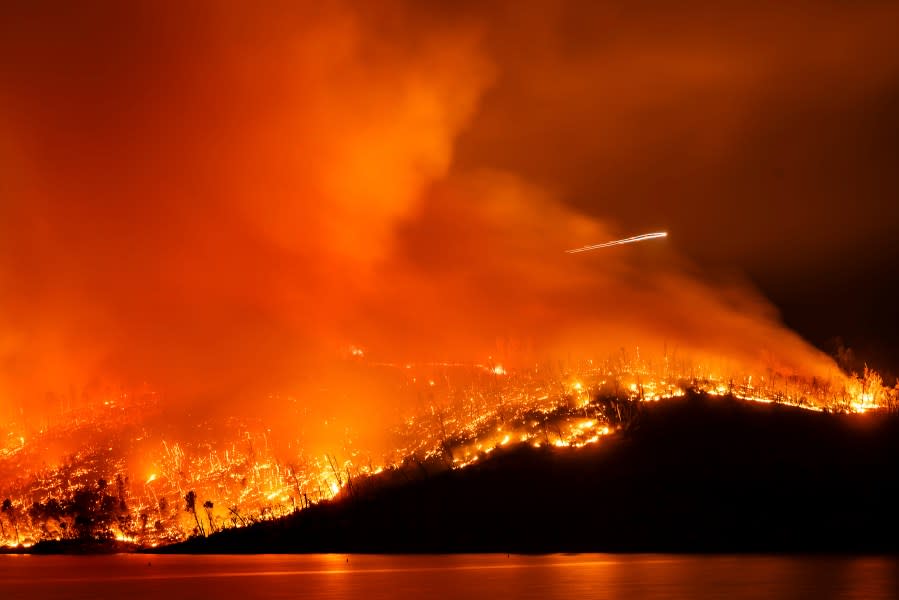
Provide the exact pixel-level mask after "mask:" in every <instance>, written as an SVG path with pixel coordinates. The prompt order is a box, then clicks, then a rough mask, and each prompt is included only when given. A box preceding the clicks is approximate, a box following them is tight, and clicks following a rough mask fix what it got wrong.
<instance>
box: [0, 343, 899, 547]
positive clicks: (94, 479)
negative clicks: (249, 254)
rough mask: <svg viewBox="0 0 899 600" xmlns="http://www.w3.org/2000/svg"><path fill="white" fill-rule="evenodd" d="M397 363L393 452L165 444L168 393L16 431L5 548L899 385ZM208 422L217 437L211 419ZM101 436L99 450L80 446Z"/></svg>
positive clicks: (172, 526) (143, 531)
mask: <svg viewBox="0 0 899 600" xmlns="http://www.w3.org/2000/svg"><path fill="white" fill-rule="evenodd" d="M385 366H386V367H387V368H391V369H393V370H394V371H395V372H397V373H400V374H401V375H402V377H403V378H404V380H405V381H406V383H405V384H404V385H407V386H411V388H412V389H413V390H420V391H421V392H423V393H427V395H428V396H427V397H428V398H431V401H430V402H429V404H428V405H427V407H426V408H424V409H423V410H420V411H418V412H413V413H411V414H408V415H407V416H406V418H404V419H403V420H402V421H401V422H400V423H399V424H398V425H397V426H396V427H395V428H394V429H393V431H392V438H393V440H394V443H393V447H392V448H391V449H389V450H388V451H386V452H385V451H383V450H382V451H377V450H376V449H372V448H359V447H356V446H355V445H354V444H353V443H352V441H351V440H350V439H349V438H350V437H351V436H350V434H349V433H347V439H344V440H339V439H335V440H334V453H326V454H324V455H321V454H316V455H312V454H309V453H307V452H305V451H304V445H303V440H302V439H297V440H294V441H292V442H291V443H290V444H287V447H288V448H290V449H291V450H290V451H288V452H285V451H284V450H283V447H282V449H280V450H279V449H276V445H275V444H273V443H272V440H270V439H269V433H268V429H266V428H265V426H264V424H262V423H251V422H244V421H239V420H234V419H231V420H228V421H227V422H226V423H225V424H221V423H219V424H217V425H216V427H215V431H216V438H215V439H207V440H203V441H200V442H198V441H189V440H187V439H184V440H179V439H173V438H167V437H162V436H160V435H158V434H156V433H154V432H152V431H148V430H147V429H146V428H145V426H144V422H145V420H146V419H147V417H148V416H150V415H152V414H154V410H155V402H156V396H155V395H153V394H148V395H146V396H143V397H125V396H124V395H123V397H121V398H117V399H116V400H115V402H109V401H107V402H106V403H104V404H103V405H102V406H101V407H98V408H96V409H91V410H89V411H86V412H85V413H84V414H71V415H67V417H66V418H65V419H62V420H61V421H60V423H58V424H56V425H50V426H45V427H42V428H41V429H40V430H39V431H33V432H26V431H16V430H15V425H11V426H10V427H11V428H12V429H13V430H12V431H10V433H8V435H7V436H6V440H7V441H6V447H4V448H2V449H0V481H2V482H4V486H5V487H4V489H3V490H2V497H3V498H8V499H9V500H8V502H4V503H3V512H2V513H0V524H2V525H3V528H2V532H0V536H2V538H3V539H2V540H0V543H4V544H6V545H16V544H19V545H28V544H34V543H36V542H37V541H40V540H54V539H64V538H70V537H77V536H79V535H86V534H90V535H101V536H108V537H109V538H110V539H117V540H119V541H123V542H130V543H136V544H141V545H146V546H155V545H160V544H165V543H169V542H172V541H176V540H180V539H183V538H184V537H186V536H189V535H194V534H196V535H208V534H209V533H211V532H215V531H218V530H220V529H224V528H228V527H243V526H245V525H248V524H250V523H253V522H256V521H259V520H265V519H271V518H275V517H278V516H280V515H285V514H288V513H290V512H293V511H296V510H302V509H303V508H305V507H308V506H310V505H312V504H315V503H318V502H322V501H325V500H328V499H331V498H334V497H336V496H339V495H342V494H351V493H352V491H353V489H354V485H355V482H357V481H360V480H361V479H364V478H366V477H370V476H373V475H378V476H381V477H385V476H389V475H390V473H391V472H394V471H398V470H402V469H404V468H407V467H409V466H410V465H418V467H416V469H425V470H427V469H434V468H444V469H461V468H465V467H468V466H470V465H473V464H476V463H478V462H479V461H482V460H483V459H484V458H485V457H487V456H489V455H490V454H492V453H493V452H495V451H497V450H499V449H502V448H509V447H512V446H515V445H519V444H520V445H527V446H530V447H534V448H542V447H547V446H548V447H555V448H581V447H584V446H588V445H592V444H596V443H599V442H600V441H601V440H602V438H603V437H604V436H607V435H611V434H613V433H614V432H615V431H616V430H617V429H618V428H619V427H621V426H622V424H625V423H626V422H627V411H628V410H631V409H632V407H633V406H635V405H636V404H638V403H640V402H651V401H659V400H664V399H666V398H673V397H678V396H682V395H683V394H685V393H686V390H687V389H694V390H697V391H699V392H703V393H706V394H708V395H710V396H723V395H730V396H733V397H736V398H740V399H743V400H747V401H755V402H765V403H775V402H776V403H781V404H786V405H790V406H795V407H800V408H803V409H808V410H816V411H822V410H831V411H841V412H866V411H870V410H875V409H877V408H880V407H882V406H884V405H889V406H891V407H895V405H896V400H897V391H899V390H897V389H890V388H885V387H884V386H883V383H882V381H881V379H880V377H879V376H878V375H877V374H876V373H874V372H872V371H869V370H866V371H865V373H864V374H863V376H862V377H850V378H848V379H846V380H845V381H834V382H822V381H819V380H807V379H803V378H798V377H784V376H780V375H778V374H776V373H766V374H765V375H754V376H753V375H742V376H738V375H727V376H724V375H720V374H716V373H714V372H711V371H710V370H709V369H707V368H703V367H702V366H701V365H693V364H690V365H686V364H685V365H681V367H680V368H677V369H675V368H672V367H671V366H670V365H667V364H666V366H665V367H664V368H663V369H662V370H661V372H660V371H659V370H658V369H657V368H654V367H653V366H652V365H651V364H649V363H645V362H641V361H639V360H637V361H633V362H622V361H620V360H618V361H611V360H610V361H606V362H598V363H594V362H593V361H587V362H585V363H583V364H579V365H575V366H573V367H571V368H569V369H561V370H560V369H553V368H551V367H549V366H544V367H540V366H537V367H534V368H530V369H514V370H508V371H507V370H506V369H505V368H504V367H502V366H501V365H495V366H493V367H490V368H484V367H482V366H480V365H469V366H466V365H460V364H456V363H441V364H433V363H429V364H428V365H413V364H402V365H383V364H382V365H380V367H381V368H383V367H385ZM425 371H429V372H430V375H427V374H424V373H423V372H425ZM438 372H439V373H438ZM497 375H503V377H496V376H497ZM204 426H205V427H207V428H210V429H211V426H210V425H205V424H200V425H198V427H201V428H202V427H204ZM86 432H91V435H90V436H89V439H90V440H91V441H90V442H89V443H87V444H81V443H79V444H75V443H74V441H75V440H82V439H84V437H85V436H86ZM26 434H27V435H26ZM26 440H27V443H26ZM67 444H71V445H73V446H77V447H78V448H79V449H78V450H77V451H76V452H75V453H74V454H72V455H70V456H68V457H67V458H65V459H63V460H62V461H59V463H58V464H55V465H54V466H50V465H49V464H48V463H47V462H46V458H45V457H43V456H42V455H41V449H42V448H46V447H49V446H51V445H67ZM138 459H139V461H140V462H141V464H143V465H144V469H146V468H147V466H148V465H150V466H152V471H150V474H149V475H148V476H146V477H141V478H132V477H131V476H130V475H129V470H130V467H129V465H131V464H133V463H134V461H136V460H138ZM148 470H150V469H147V470H144V471H142V472H143V473H146V472H147V471H148ZM87 513H90V514H91V515H92V516H93V518H94V521H92V523H94V524H93V525H92V526H93V527H95V529H92V530H90V531H86V530H84V527H85V526H84V525H83V523H84V522H85V519H84V518H83V517H84V515H85V514H87Z"/></svg>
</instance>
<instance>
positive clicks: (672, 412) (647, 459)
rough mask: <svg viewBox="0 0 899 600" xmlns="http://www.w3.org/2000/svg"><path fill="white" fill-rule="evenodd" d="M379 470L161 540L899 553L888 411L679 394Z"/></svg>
mask: <svg viewBox="0 0 899 600" xmlns="http://www.w3.org/2000/svg"><path fill="white" fill-rule="evenodd" d="M422 472H425V470H422ZM397 479H398V478H397V477H394V480H397ZM383 481H386V480H384V479H382V480H380V482H379V481H378V480H373V481H369V482H357V484H356V485H355V487H354V491H353V494H352V497H346V498H342V499H339V500H335V501H332V502H328V503H322V504H319V505H317V506H314V507H311V508H309V509H307V510H304V511H302V512H299V513H296V514H294V515H291V516H289V517H286V518H283V519H281V520H278V521H272V522H264V523H260V524H257V525H254V526H251V527H247V528H243V529H232V530H226V531H222V532H220V533H217V534H215V535H212V536H210V537H209V538H206V539H202V538H194V539H191V540H188V541H187V542H184V543H181V544H176V545H173V546H170V547H167V548H161V549H157V551H162V552H185V553H190V552H209V553H256V552H270V553H275V552H549V551H551V552H559V551H571V552H573V551H657V552H681V551H683V552H847V553H856V552H896V551H897V550H899V526H897V524H899V516H897V511H899V419H897V418H896V417H895V416H888V415H884V414H864V415H836V414H824V413H814V412H810V411H806V410H801V409H796V408H791V407H786V406H780V405H774V404H772V405H765V404H759V403H750V402H744V401H739V400H735V399H732V398H709V397H706V396H702V395H688V396H687V397H685V398H682V399H677V400H669V401H663V402H659V403H654V404H648V405H646V407H645V409H644V410H643V411H642V414H641V416H640V420H639V424H638V426H637V427H635V428H633V429H632V430H631V431H629V432H628V434H627V435H624V434H618V435H615V436H611V437H608V438H605V439H603V440H602V441H601V442H600V443H599V444H597V445H595V446H591V447H587V448H582V449H577V450H575V449H557V448H545V449H544V448H541V449H535V448H532V447H529V446H519V447H515V448H510V449H508V450H503V451H499V450H497V451H496V452H494V453H493V454H491V457H490V459H489V460H484V461H483V462H481V463H480V464H477V465H476V466H472V467H469V468H467V469H464V470H460V471H443V472H440V473H437V474H430V475H422V476H421V477H420V478H419V479H418V480H414V481H410V482H408V483H405V484H402V485H399V484H385V483H383Z"/></svg>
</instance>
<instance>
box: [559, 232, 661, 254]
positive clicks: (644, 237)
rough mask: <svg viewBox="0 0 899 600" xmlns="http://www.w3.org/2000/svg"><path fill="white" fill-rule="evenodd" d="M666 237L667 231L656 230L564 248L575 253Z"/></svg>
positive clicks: (570, 252) (567, 252)
mask: <svg viewBox="0 0 899 600" xmlns="http://www.w3.org/2000/svg"><path fill="white" fill-rule="evenodd" d="M663 237H668V232H666V231H658V232H655V233H644V234H642V235H635V236H634V237H629V238H624V239H623V240H614V241H611V242H603V243H602V244H593V245H592V246H582V247H581V248H574V249H572V250H566V251H565V253H566V254H577V253H579V252H589V251H591V250H599V249H600V248H609V247H611V246H622V245H624V244H633V243H635V242H645V241H646V240H654V239H657V238H663Z"/></svg>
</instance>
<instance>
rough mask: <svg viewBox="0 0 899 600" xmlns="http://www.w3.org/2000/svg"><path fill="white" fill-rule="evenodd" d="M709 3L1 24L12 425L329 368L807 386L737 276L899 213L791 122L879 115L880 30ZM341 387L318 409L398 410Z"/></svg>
mask: <svg viewBox="0 0 899 600" xmlns="http://www.w3.org/2000/svg"><path fill="white" fill-rule="evenodd" d="M716 6H717V5H709V6H698V7H697V8H691V9H684V8H678V9H677V11H678V12H676V13H672V12H671V11H672V10H673V9H671V8H668V9H664V10H654V9H653V10H651V9H650V8H649V7H648V6H647V7H645V8H644V9H638V8H635V5H632V4H624V5H623V7H619V8H604V9H597V8H595V7H594V6H593V3H561V4H558V3H526V4H525V5H522V6H520V7H519V5H518V4H515V5H514V6H513V5H512V4H508V5H504V4H486V5H482V4H481V3H476V4H471V5H459V6H456V7H453V8H447V7H445V6H432V7H428V6H424V5H420V4H416V3H410V4H406V3H402V2H373V3H368V2H365V3H343V2H325V3H308V4H305V3H266V4H265V5H264V6H262V7H260V6H258V5H256V4H255V3H236V4H235V5H233V6H229V7H227V9H226V8H225V7H224V6H223V5H220V4H219V3H214V2H210V3H191V4H189V5H186V6H185V5H182V4H181V3H171V4H167V3H157V2H151V3H146V4H144V3H134V4H132V3H127V4H120V3H87V5H81V4H79V5H78V6H77V7H76V6H74V5H66V4H63V3H60V4H59V5H56V4H52V3H10V4H6V5H5V6H4V8H2V9H0V10H2V11H3V14H2V18H0V22H2V25H0V69H2V77H0V169H2V173H0V202H2V204H0V403H2V405H3V410H4V412H6V413H7V414H8V413H11V412H15V409H18V408H19V407H22V406H27V407H30V409H33V410H35V411H38V412H39V411H40V410H41V409H42V407H44V406H45V405H46V406H45V408H46V410H51V409H52V408H53V406H54V402H55V400H54V398H55V397H56V396H55V395H59V394H62V395H76V396H89V395H91V394H100V393H103V392H102V390H109V389H120V388H121V387H123V386H125V387H128V386H130V387H134V386H141V385H144V383H145V382H146V384H147V385H149V386H151V387H153V388H154V389H163V390H165V391H166V393H167V397H171V398H173V399H176V400H177V402H179V403H185V404H186V405H187V406H190V405H191V404H193V403H197V404H198V403H200V402H208V401H209V400H214V401H216V402H217V403H218V404H217V405H216V406H218V407H222V408H226V409H228V410H238V408H239V407H240V406H243V405H244V403H245V402H246V401H247V400H248V399H251V398H255V397H259V396H260V395H261V394H265V393H268V392H271V391H281V390H283V391H293V392H294V393H297V394H298V395H299V396H300V398H305V400H304V401H306V402H309V403H312V402H313V400H309V398H312V397H313V396H312V395H306V396H304V390H309V389H313V388H315V389H318V387H319V386H320V381H318V379H327V378H328V377H329V376H332V377H334V378H339V377H340V376H341V375H340V372H339V371H340V367H339V366H334V365H335V364H339V362H340V360H339V359H340V357H341V354H342V353H343V352H344V351H345V349H346V348H347V347H349V346H350V345H358V346H361V347H364V348H365V349H366V351H367V352H368V354H369V356H372V357H376V358H378V359H382V360H400V361H404V360H442V359H453V360H464V361H468V360H470V361H483V360H485V358H486V357H487V356H493V357H494V358H496V359H498V360H505V361H507V362H508V363H509V364H510V365H515V364H532V363H533V362H534V361H538V360H542V359H545V358H550V357H555V356H559V355H564V354H570V353H572V352H574V353H575V354H581V355H585V356H586V355H596V354H602V353H606V352H615V351H616V350H618V349H620V348H621V347H622V346H627V347H635V346H637V345H640V346H643V347H645V348H648V349H651V350H653V351H655V352H659V351H661V349H662V348H674V347H676V348H681V349H682V351H683V352H685V353H686V352H692V353H694V354H695V355H696V356H698V357H714V358H715V359H717V360H722V361H732V362H733V363H734V364H739V365H746V366H747V367H752V368H760V369H763V368H767V367H774V368H777V369H779V370H782V371H784V372H797V373H806V374H825V373H829V372H830V371H831V370H832V369H833V365H832V363H831V362H830V361H829V360H828V359H827V358H826V357H825V356H824V355H822V354H821V353H820V352H818V351H817V350H815V349H814V348H812V347H811V346H809V345H808V344H806V343H805V342H803V341H802V340H801V339H800V338H799V337H798V336H797V335H796V334H794V333H791V332H790V331H788V330H787V329H785V328H784V327H782V326H781V325H780V324H779V321H778V316H777V313H776V311H775V310H774V308H773V307H772V306H771V305H770V304H769V303H768V302H767V301H765V300H764V299H763V298H762V297H761V295H760V294H758V293H757V292H755V291H753V289H752V286H751V285H749V284H748V283H747V282H746V281H744V280H743V279H742V277H741V276H740V275H739V273H740V272H741V271H743V270H747V269H748V270H753V269H754V270H759V269H761V270H762V271H765V272H772V273H776V274H777V275H778V276H780V275H781V274H784V273H785V274H788V275H789V274H793V273H797V272H802V271H804V270H807V269H810V268H813V265H815V264H817V263H818V262H824V263H839V262H840V261H841V260H843V257H845V252H846V249H847V248H850V247H854V246H857V245H858V244H860V243H862V241H863V240H865V239H869V238H870V237H871V236H876V235H878V234H880V233H882V232H883V231H885V230H887V229H888V228H890V227H891V226H892V225H893V224H895V221H896V208H895V203H889V202H887V201H886V200H884V198H883V197H882V194H883V193H884V192H882V189H883V188H882V187H879V186H878V181H877V177H878V176H879V173H880V172H879V171H878V168H879V167H878V165H880V164H882V162H880V161H882V160H883V157H882V155H881V153H882V152H884V151H887V150H890V149H891V150H892V151H895V142H891V143H893V145H892V146H887V150H883V146H882V145H878V144H883V143H886V142H884V141H881V142H878V141H877V140H873V139H872V140H859V139H856V138H855V137H853V136H858V135H868V133H867V132H868V130H866V129H862V128H860V127H859V128H856V127H854V125H847V126H846V127H845V128H840V127H831V128H827V127H825V128H824V134H822V135H825V136H831V137H832V138H833V139H831V138H830V137H827V138H825V139H824V141H825V142H827V143H831V142H832V145H829V146H827V149H826V150H820V149H819V148H818V146H819V143H820V142H821V140H820V139H819V138H818V137H817V136H816V135H812V134H811V133H810V131H812V130H813V126H815V124H816V123H817V122H818V119H822V120H824V121H827V120H828V119H830V118H837V117H840V116H841V115H844V114H850V115H851V116H853V117H854V118H856V119H859V120H861V119H863V118H865V119H866V118H869V117H868V116H864V117H863V116H862V113H863V112H864V111H862V110H861V109H858V108H853V107H858V106H860V105H865V106H867V105H868V104H870V103H871V102H876V100H870V99H871V98H875V99H876V98H878V97H882V96H881V95H882V94H884V93H886V94H887V96H883V97H889V93H890V90H892V94H893V96H892V98H894V99H895V90H896V86H895V84H896V81H897V79H896V75H897V72H899V59H897V58H896V57H897V56H899V53H897V52H895V44H896V42H895V40H894V37H895V36H894V35H893V34H892V32H894V31H895V30H894V28H891V27H890V26H889V24H890V23H895V22H896V10H895V9H894V7H892V6H890V5H887V4H881V3H870V4H867V3H856V4H852V5H844V4H842V3H834V4H833V5H825V6H822V5H821V4H815V5H814V6H815V7H817V8H816V9H815V11H814V14H812V15H810V14H809V13H808V11H803V12H799V11H796V12H794V10H796V9H794V8H791V9H789V10H787V9H785V8H784V7H782V6H781V5H780V4H778V3H771V4H770V6H767V7H766V6H764V5H763V4H759V3H753V4H751V5H747V6H746V7H744V8H741V9H735V10H737V12H736V13H735V14H730V13H725V12H724V11H723V10H722V9H718V8H715V7H716ZM810 6H811V5H810ZM625 7H628V8H625ZM808 19H811V20H812V23H813V25H814V26H813V27H809V26H807V20H808ZM860 67H864V68H860ZM884 90H886V92H884ZM797 107H803V110H802V111H800V112H801V113H802V114H801V118H799V119H796V120H793V116H794V115H795V114H796V112H797V110H798V108H797ZM884 110H886V109H884ZM828 111H829V112H828ZM865 114H866V115H867V114H868V113H865ZM890 123H891V124H892V126H895V119H894V120H893V121H891V122H890ZM860 132H862V133H860ZM892 139H893V140H895V139H896V138H892ZM866 144H869V145H866ZM860 145H863V146H864V147H865V148H866V149H867V150H868V152H869V155H868V156H866V157H864V156H863V157H859V156H857V155H856V154H855V152H854V150H857V149H858V148H859V146H860ZM771 147H776V148H777V153H776V156H777V160H778V161H781V162H780V163H778V164H774V163H773V162H772V161H770V160H768V159H767V158H766V155H765V153H766V152H767V151H768V150H769V149H770V148H771ZM807 152H810V153H809V154H807ZM850 153H852V156H849V155H848V154H850ZM815 157H824V158H826V159H827V160H829V161H838V162H839V161H840V159H842V158H846V161H845V169H846V171H845V172H843V173H833V172H832V171H829V170H825V169H819V168H817V167H818V166H819V164H818V163H816V162H815V160H816V158H815ZM822 160H823V159H822ZM822 164H824V165H827V164H831V163H830V162H825V163H822ZM772 169H774V170H775V171H776V172H773V174H772V172H769V171H770V170H772ZM778 169H781V170H780V171H778ZM757 170H759V171H757ZM777 173H782V175H777ZM836 180H839V182H840V183H841V185H842V186H843V187H837V188H836V189H834V184H833V182H834V181H836ZM892 183H893V184H894V183H895V182H892ZM850 187H851V188H852V191H853V195H852V201H853V202H855V203H856V204H855V206H862V207H868V208H870V209H871V210H872V211H873V210H874V207H877V210H879V211H880V213H879V214H880V217H879V218H876V219H867V218H864V217H863V215H862V216H859V215H861V211H850V210H849V209H848V208H846V202H847V200H848V188H850ZM889 189H892V190H895V189H896V188H895V185H894V187H892V188H889ZM841 190H842V191H841ZM786 196H789V197H791V198H796V199H797V200H795V201H794V202H784V201H783V198H784V197H786ZM809 207H811V208H809ZM834 223H837V224H836V225H835V224H834ZM800 225H801V226H802V227H801V228H800ZM657 229H668V230H669V231H670V232H671V237H669V238H668V240H664V241H662V242H661V243H659V244H655V245H652V247H634V246H631V247H624V248H617V249H612V250H610V251H608V252H606V253H604V254H602V255H601V256H579V257H577V258H575V257H573V256H569V255H565V254H564V253H563V250H565V249H567V248H572V247H576V246H579V245H584V244H589V243H595V242H597V241H602V240H605V239H614V238H616V237H623V236H625V235H630V234H632V233H637V232H640V231H654V230H657ZM806 230H809V231H811V232H812V233H807V234H806V233H802V232H804V231H806ZM778 240H780V241H781V242H782V241H783V240H790V243H791V244H792V245H791V246H790V247H789V248H786V247H784V246H783V245H782V244H781V245H778ZM688 256H689V257H690V258H687V257H688ZM697 264H704V265H707V266H711V267H712V268H713V272H714V276H713V277H712V276H710V275H709V274H708V273H709V272H710V271H709V270H708V269H706V271H705V274H703V271H702V270H700V269H699V268H698V267H697V266H696V265H697ZM722 267H726V270H725V269H723V268H722ZM766 270H767V271H766ZM363 390H364V387H363V386H360V388H359V390H358V394H355V392H354V393H353V394H349V395H351V396H353V397H352V398H349V399H346V400H340V399H335V398H333V397H330V398H328V399H327V400H320V401H321V402H330V403H335V402H336V403H337V408H338V409H339V408H341V407H343V408H346V409H348V410H350V411H353V410H357V409H359V408H360V407H361V406H365V405H368V404H370V403H379V402H380V403H386V402H389V395H387V394H384V395H379V396H378V397H377V398H363V397H362V396H364V394H363ZM48 392H49V393H50V395H49V396H48V395H47V393H48ZM346 395H347V394H345V396H346ZM341 402H345V404H344V405H341V404H340V403H341Z"/></svg>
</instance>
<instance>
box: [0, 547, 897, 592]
mask: <svg viewBox="0 0 899 600" xmlns="http://www.w3.org/2000/svg"><path fill="white" fill-rule="evenodd" d="M897 597H899V558H897V557H886V558H879V557H858V558H854V557H846V558H839V557H783V556H679V555H646V554H644V555H617V554H589V555H587V554H584V555H542V556H517V555H512V556H508V557H507V556H506V555H505V554H503V555H496V554H491V555H443V556H441V555H435V556H382V555H342V554H341V555H323V554H318V555H287V556H279V555H262V556H141V555H128V554H121V555H113V556H85V557H80V556H2V555H0V599H3V600H12V599H14V598H28V599H30V600H34V599H43V598H119V599H124V600H139V599H141V598H156V599H160V598H161V599H164V600H172V599H175V598H191V599H193V600H200V599H203V598H212V599H229V598H241V599H243V598H303V599H308V600H315V599H329V598H335V599H336V598H365V599H367V600H376V599H379V598H401V599H405V598H409V599H413V598H414V599H428V600H449V599H455V598H459V599H464V600H475V599H477V598H490V599H497V598H539V599H541V600H546V599H552V598H564V599H565V600H581V599H588V598H613V599H615V598H621V599H625V598H685V599H686V598H690V599H703V598H727V599H739V598H766V599H778V598H790V599H794V598H797V599H798V598H815V599H820V600H826V599H828V598H865V599H869V598H875V599H876V598H897Z"/></svg>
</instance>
